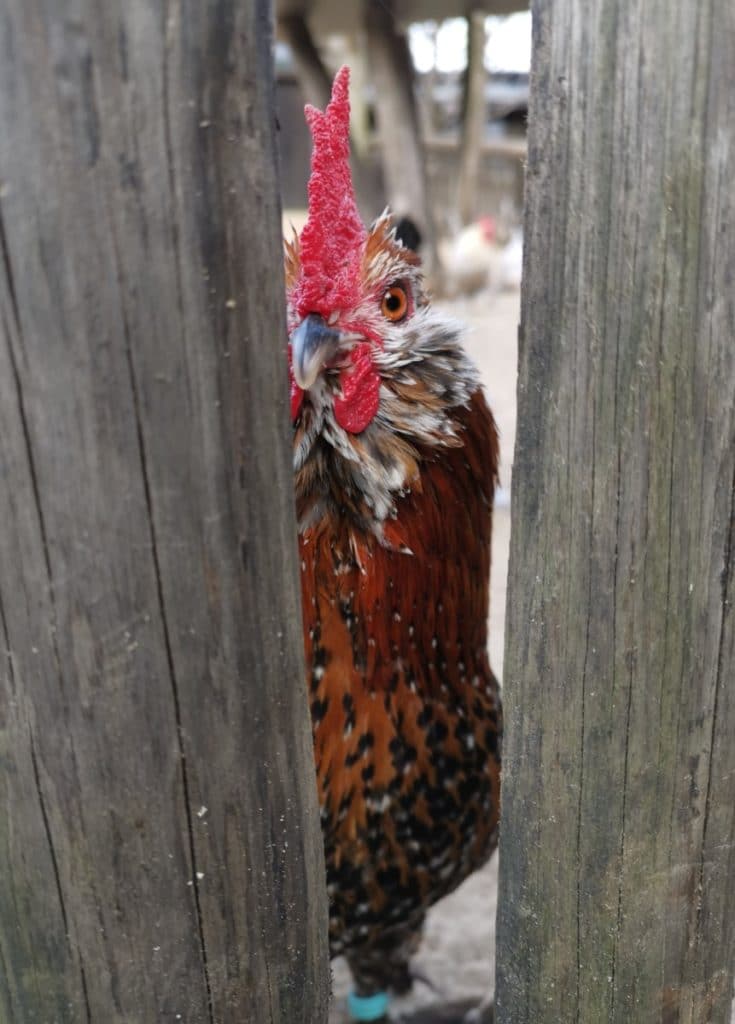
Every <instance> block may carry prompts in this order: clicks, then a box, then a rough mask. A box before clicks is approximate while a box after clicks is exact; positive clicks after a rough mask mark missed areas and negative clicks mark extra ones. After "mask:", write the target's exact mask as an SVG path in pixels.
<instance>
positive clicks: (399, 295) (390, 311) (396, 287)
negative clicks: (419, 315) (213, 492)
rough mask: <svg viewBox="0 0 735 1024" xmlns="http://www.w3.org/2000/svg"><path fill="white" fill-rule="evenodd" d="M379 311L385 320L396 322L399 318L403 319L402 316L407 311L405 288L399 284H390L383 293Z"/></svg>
mask: <svg viewBox="0 0 735 1024" xmlns="http://www.w3.org/2000/svg"><path fill="white" fill-rule="evenodd" d="M380 312H381V313H382V314H383V316H384V317H385V319H386V320H390V321H391V322H392V323H394V324H395V323H398V321H399V320H403V318H404V316H405V315H406V313H407V312H408V295H407V294H406V289H405V288H403V287H402V286H401V285H400V284H393V285H391V286H390V288H388V289H387V290H386V292H385V294H384V295H383V301H382V302H381V305H380Z"/></svg>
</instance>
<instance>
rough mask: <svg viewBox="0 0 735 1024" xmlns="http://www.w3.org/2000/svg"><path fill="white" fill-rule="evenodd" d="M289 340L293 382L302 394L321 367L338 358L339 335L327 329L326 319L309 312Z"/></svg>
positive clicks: (329, 328) (315, 377) (317, 374)
mask: <svg viewBox="0 0 735 1024" xmlns="http://www.w3.org/2000/svg"><path fill="white" fill-rule="evenodd" d="M290 340H291V365H292V367H293V375H294V379H295V380H296V383H297V384H298V386H299V387H300V388H301V389H302V390H303V391H308V389H309V388H310V387H311V386H312V384H313V383H314V381H315V380H316V379H317V377H318V376H319V373H320V371H321V369H322V367H323V366H324V365H325V364H326V363H328V362H329V360H330V359H333V358H334V357H335V356H336V354H337V352H338V350H339V341H340V333H339V331H335V330H333V329H332V328H331V327H328V326H327V324H326V323H325V321H324V319H323V317H321V316H318V315H317V314H316V313H309V315H308V316H307V317H306V318H305V319H304V320H302V321H301V323H300V324H299V326H298V327H297V328H296V330H295V331H294V332H293V333H292V334H291V339H290Z"/></svg>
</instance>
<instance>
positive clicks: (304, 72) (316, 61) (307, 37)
mask: <svg viewBox="0 0 735 1024" xmlns="http://www.w3.org/2000/svg"><path fill="white" fill-rule="evenodd" d="M278 34H279V36H280V37H281V38H282V39H283V41H284V42H285V43H288V45H289V46H290V48H291V53H292V54H293V59H294V64H295V65H296V71H297V74H298V76H299V85H300V86H301V92H302V93H303V96H304V102H306V103H311V105H312V106H313V107H318V109H319V110H324V108H325V107H326V105H327V103H329V98H330V96H331V94H332V79H331V78H330V75H329V72H328V71H327V69H326V68H325V67H324V64H323V63H322V59H321V57H320V56H319V51H318V50H317V48H316V44H315V42H314V39H313V38H312V35H311V32H310V31H309V26H308V25H307V24H306V18H305V16H304V15H303V14H284V15H282V16H281V17H279V19H278Z"/></svg>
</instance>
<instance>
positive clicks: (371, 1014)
mask: <svg viewBox="0 0 735 1024" xmlns="http://www.w3.org/2000/svg"><path fill="white" fill-rule="evenodd" d="M347 1009H348V1010H349V1011H350V1016H351V1017H352V1019H353V1020H358V1021H371V1020H380V1018H381V1017H384V1016H385V1013H386V1011H387V1009H388V993H387V992H377V993H376V994H375V995H374V996H358V995H356V994H355V993H354V992H350V994H349V995H348V996H347Z"/></svg>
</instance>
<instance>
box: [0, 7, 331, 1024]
mask: <svg viewBox="0 0 735 1024" xmlns="http://www.w3.org/2000/svg"><path fill="white" fill-rule="evenodd" d="M0 40H2V47H3V54H2V57H1V58H0V177H1V179H2V182H1V188H2V193H1V194H2V198H1V205H0V213H1V220H0V232H1V233H0V246H1V252H0V654H2V662H1V663H0V690H1V692H0V808H1V810H0V1019H1V1020H2V1021H3V1022H4V1024H5V1022H7V1024H21V1022H30V1021H37V1022H51V1021H54V1022H59V1024H66V1022H69V1024H71V1022H74V1024H77V1022H95V1024H97V1022H100V1024H122V1022H123V1021H124V1022H126V1024H129V1022H136V1024H137V1022H141V1024H142V1022H146V1024H147V1022H154V1021H155V1022H169V1021H170V1022H174V1021H178V1020H181V1021H187V1022H208V1024H213V1022H225V1021H227V1022H231V1021H258V1022H260V1021H284V1020H288V1021H303V1022H309V1024H312V1022H314V1021H320V1020H325V1019H326V1007H327V996H328V974H327V953H326V936H327V923H326V905H325V894H324V866H323V857H322V848H321V836H320V833H319V825H318V811H317V805H316V789H315V783H314V768H313V754H312V748H311V737H310V730H309V725H308V712H307V706H306V696H305V692H304V688H303V678H304V670H303V653H302V637H301V613H300V606H299V598H298V563H297V557H296V539H295V536H296V535H295V522H294V513H293V483H292V474H291V466H290V439H289V427H288V408H287V404H288V403H287V371H286V362H285V340H284V339H285V316H284V301H283V280H282V270H281V251H280V248H281V244H280V223H279V209H278V198H277V173H276V159H275V145H274V132H275V124H274V116H273V109H274V107H273V82H272V71H271V64H270V61H271V58H270V50H271V25H270V11H269V5H268V4H267V3H266V2H265V0H256V2H254V3H248V4H242V3H238V2H236V0H217V2H215V0H206V2H203V3H199V2H197V3H194V2H191V0H183V2H174V0H169V2H165V0H132V2H130V3H127V4H122V5H99V4H96V3H92V2H91V0H6V2H4V3H3V4H2V6H1V7H0Z"/></svg>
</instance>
